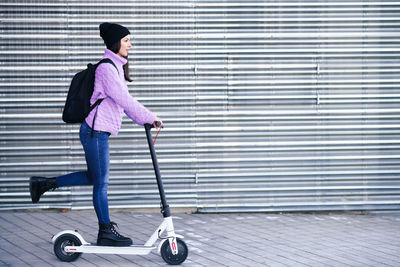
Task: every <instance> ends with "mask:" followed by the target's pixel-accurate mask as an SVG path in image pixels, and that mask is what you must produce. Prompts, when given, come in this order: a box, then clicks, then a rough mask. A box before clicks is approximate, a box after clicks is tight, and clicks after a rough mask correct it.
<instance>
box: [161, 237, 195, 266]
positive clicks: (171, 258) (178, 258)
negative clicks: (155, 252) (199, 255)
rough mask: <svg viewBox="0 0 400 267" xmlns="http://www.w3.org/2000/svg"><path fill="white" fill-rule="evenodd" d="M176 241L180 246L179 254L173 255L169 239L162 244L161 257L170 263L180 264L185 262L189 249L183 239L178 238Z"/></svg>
mask: <svg viewBox="0 0 400 267" xmlns="http://www.w3.org/2000/svg"><path fill="white" fill-rule="evenodd" d="M176 243H177V246H178V254H176V255H173V254H172V251H171V247H170V246H169V242H168V240H166V241H165V242H164V243H163V244H162V246H161V257H162V258H163V260H164V261H165V262H166V263H168V264H170V265H179V264H181V263H182V262H184V261H185V260H186V258H187V256H188V253H189V250H188V247H187V246H186V244H185V242H183V240H182V239H179V238H177V239H176Z"/></svg>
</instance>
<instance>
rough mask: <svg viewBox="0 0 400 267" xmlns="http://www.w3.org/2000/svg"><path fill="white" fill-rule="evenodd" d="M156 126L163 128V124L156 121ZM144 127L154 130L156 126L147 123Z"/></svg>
mask: <svg viewBox="0 0 400 267" xmlns="http://www.w3.org/2000/svg"><path fill="white" fill-rule="evenodd" d="M156 125H157V127H159V126H161V122H159V121H156ZM144 127H146V128H148V129H152V128H154V125H153V124H150V123H146V124H145V125H144Z"/></svg>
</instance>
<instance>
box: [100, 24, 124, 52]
mask: <svg viewBox="0 0 400 267" xmlns="http://www.w3.org/2000/svg"><path fill="white" fill-rule="evenodd" d="M99 28H100V36H101V38H103V40H104V43H105V44H106V46H107V47H111V46H112V45H113V44H115V43H116V42H118V41H119V40H121V39H122V38H124V37H125V36H127V35H128V34H131V33H130V31H129V30H128V29H127V28H125V27H124V26H122V25H119V24H116V23H108V22H104V23H102V24H100V26H99Z"/></svg>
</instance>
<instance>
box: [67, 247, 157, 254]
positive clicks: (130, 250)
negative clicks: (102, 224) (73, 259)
mask: <svg viewBox="0 0 400 267" xmlns="http://www.w3.org/2000/svg"><path fill="white" fill-rule="evenodd" d="M155 248H156V247H153V246H151V247H146V246H137V245H132V246H129V247H111V246H95V245H81V246H65V248H64V250H65V251H66V252H73V253H102V254H103V253H104V254H127V255H128V254H132V255H147V254H149V253H150V252H151V251H152V250H153V249H155Z"/></svg>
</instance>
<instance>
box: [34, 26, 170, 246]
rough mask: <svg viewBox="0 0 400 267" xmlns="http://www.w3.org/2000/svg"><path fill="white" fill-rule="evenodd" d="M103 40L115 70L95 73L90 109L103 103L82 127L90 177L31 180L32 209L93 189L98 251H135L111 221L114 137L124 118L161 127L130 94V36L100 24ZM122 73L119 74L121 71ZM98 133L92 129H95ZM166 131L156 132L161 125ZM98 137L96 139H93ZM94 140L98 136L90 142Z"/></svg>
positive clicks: (122, 29)
mask: <svg viewBox="0 0 400 267" xmlns="http://www.w3.org/2000/svg"><path fill="white" fill-rule="evenodd" d="M100 36H101V37H102V38H103V40H104V43H105V44H106V47H107V49H106V50H105V52H104V56H103V58H109V59H111V60H112V61H113V63H114V64H115V66H116V67H117V68H115V67H114V66H113V65H112V64H109V63H103V64H100V65H99V66H98V67H97V69H96V74H95V84H94V92H93V95H92V97H91V100H90V102H91V104H94V103H95V102H96V100H97V99H99V98H104V100H103V101H102V102H101V104H100V105H98V106H97V107H96V108H95V109H93V110H92V112H91V113H90V114H89V115H88V117H87V118H86V119H85V121H84V122H83V123H82V125H81V128H80V132H79V137H80V140H81V143H82V146H83V149H84V151H85V158H86V163H87V171H81V172H74V173H70V174H67V175H63V176H58V177H55V178H44V177H31V178H30V193H31V198H32V202H33V203H37V202H38V201H39V199H40V196H41V195H42V194H43V193H45V192H46V191H48V190H50V189H55V188H57V187H63V186H74V185H93V206H94V209H95V211H96V215H97V218H98V221H99V233H98V237H97V245H99V246H130V245H131V244H132V240H131V239H130V238H128V237H124V236H122V235H120V234H119V233H118V232H117V230H116V229H115V225H116V224H115V223H114V222H111V221H110V217H109V210H108V200H107V186H108V176H109V166H110V162H109V161H110V160H109V147H108V138H109V135H117V134H118V131H119V129H120V127H121V123H122V117H123V113H124V112H125V113H126V114H127V115H128V117H129V118H131V119H132V120H133V121H135V122H136V123H137V124H139V125H142V126H143V125H144V124H145V123H149V124H153V125H154V127H156V128H159V127H162V121H161V120H160V119H159V118H157V117H156V116H154V115H153V114H152V113H151V112H150V111H149V110H148V109H147V108H145V107H144V106H143V105H142V104H140V103H139V102H138V101H136V100H135V99H134V98H133V97H132V96H131V95H130V94H129V91H128V87H127V84H126V81H132V80H131V79H130V78H129V65H128V60H127V57H128V52H129V49H130V48H131V47H132V46H131V43H130V38H131V37H130V32H129V30H128V29H127V28H125V27H123V26H121V25H119V24H115V23H102V24H100ZM117 69H118V70H117ZM94 118H95V124H94V127H93V128H94V129H93V130H94V131H92V129H91V127H90V126H89V125H93V124H92V123H93V120H94ZM157 122H160V123H161V125H160V126H157V125H156V123H157ZM92 132H93V133H92ZM91 134H93V135H92V136H91Z"/></svg>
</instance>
